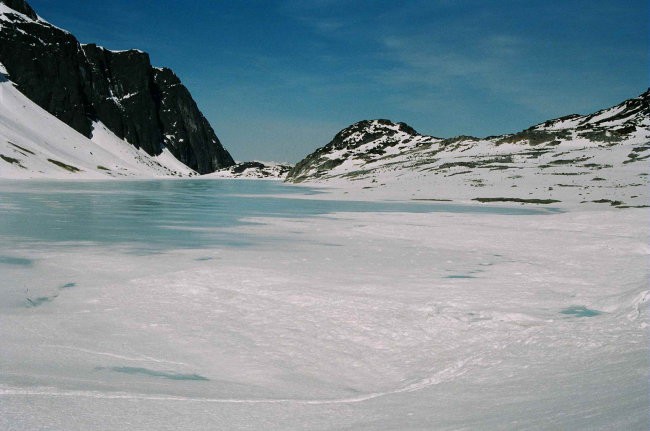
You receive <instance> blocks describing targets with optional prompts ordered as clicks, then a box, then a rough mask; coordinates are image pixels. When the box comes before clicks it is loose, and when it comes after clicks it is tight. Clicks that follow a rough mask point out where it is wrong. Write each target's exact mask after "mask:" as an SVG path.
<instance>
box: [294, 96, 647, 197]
mask: <svg viewBox="0 0 650 431" xmlns="http://www.w3.org/2000/svg"><path fill="white" fill-rule="evenodd" d="M649 164H650V91H646V92H644V93H642V94H641V95H639V96H638V97H635V98H632V99H629V100H626V101H624V102H622V103H620V104H618V105H616V106H613V107H611V108H607V109H603V110H601V111H598V112H595V113H593V114H589V115H568V116H565V117H561V118H557V119H553V120H549V121H546V122H543V123H541V124H538V125H535V126H533V127H530V128H528V129H526V130H523V131H521V132H518V133H514V134H506V135H500V136H491V137H487V138H475V137H471V136H458V137H455V138H450V139H440V138H435V137H432V136H426V135H421V134H419V133H417V132H416V131H415V130H414V129H413V128H411V127H409V126H408V125H406V124H404V123H393V122H391V121H389V120H365V121H360V122H358V123H355V124H353V125H351V126H350V127H347V128H346V129H343V130H342V131H341V132H339V133H338V134H337V135H336V136H335V137H334V139H332V141H331V142H329V143H328V144H327V145H325V146H324V147H322V148H319V149H317V150H316V151H314V152H313V153H312V154H310V155H309V156H307V157H306V158H305V159H304V160H302V161H301V162H299V163H298V164H297V165H296V166H295V167H294V168H293V169H292V170H291V171H290V172H289V174H288V176H287V181H290V182H304V181H307V182H328V183H329V184H333V185H334V184H339V185H343V184H345V185H346V186H347V187H348V188H350V187H355V185H356V187H357V188H360V189H364V192H365V191H366V190H367V191H368V193H371V192H372V190H375V191H376V192H377V193H379V191H378V190H383V194H386V195H387V196H393V195H394V196H405V195H407V196H411V197H412V198H414V199H426V200H430V199H433V200H437V199H439V198H444V199H445V200H447V199H461V200H479V201H482V202H494V201H506V202H507V201H511V202H529V201H530V202H549V203H558V202H560V201H562V202H563V201H569V200H570V201H578V202H585V203H591V202H598V203H604V204H610V205H614V206H619V207H625V206H639V205H647V198H648V192H647V190H648V188H649V187H648V172H650V167H649V166H648V165H649ZM407 184H408V187H407V186H406V185H407ZM406 188H408V189H409V190H408V191H407V190H406Z"/></svg>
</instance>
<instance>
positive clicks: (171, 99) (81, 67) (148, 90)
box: [0, 0, 234, 173]
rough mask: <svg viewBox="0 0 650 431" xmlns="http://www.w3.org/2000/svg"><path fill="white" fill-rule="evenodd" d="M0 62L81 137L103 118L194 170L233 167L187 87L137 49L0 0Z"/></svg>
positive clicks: (137, 142) (20, 1)
mask: <svg viewBox="0 0 650 431" xmlns="http://www.w3.org/2000/svg"><path fill="white" fill-rule="evenodd" d="M0 14H2V20H1V21H0V63H2V64H3V65H4V67H5V68H6V70H7V72H8V74H9V76H10V78H11V80H12V81H13V82H14V83H16V85H17V86H18V88H19V89H20V91H21V92H23V94H25V95H26V96H27V97H29V98H30V99H32V100H33V101H34V102H36V103H37V104H38V105H40V106H41V107H42V108H44V109H45V110H47V111H48V112H50V113H51V114H53V115H54V116H56V117H57V118H59V119H60V120H61V121H63V122H65V123H66V124H68V125H69V126H71V127H72V128H74V129H75V130H77V131H78V132H80V133H82V134H83V135H85V136H91V134H92V129H93V123H94V122H96V121H100V122H102V123H103V124H104V125H106V126H107V127H108V128H109V129H110V130H111V131H112V132H113V133H115V134H116V135H117V136H118V137H120V138H122V139H125V140H126V141H128V142H129V143H131V144H132V145H134V146H135V147H137V148H142V149H143V150H145V151H146V152H147V153H149V154H150V155H157V154H160V153H161V151H162V150H163V148H165V147H167V148H168V149H169V150H170V151H171V152H172V154H173V155H174V156H175V157H176V158H178V159H179V160H180V161H181V162H183V163H185V164H186V165H187V166H189V167H191V168H192V169H195V170H196V171H198V172H199V173H209V172H213V171H214V170H216V169H219V168H223V167H228V166H231V165H233V164H234V161H233V159H232V157H231V156H230V154H228V152H227V151H226V150H225V149H224V148H223V146H222V145H221V143H220V142H219V139H218V138H217V136H216V134H215V133H214V130H213V129H212V127H211V126H210V124H209V123H208V121H207V120H206V119H205V117H204V116H203V115H202V114H201V112H200V110H199V109H198V107H197V106H196V103H195V102H194V100H193V99H192V97H191V95H190V93H189V91H188V90H187V88H185V86H183V84H182V83H181V81H180V80H179V79H178V77H177V76H176V75H175V74H174V73H173V72H172V71H171V70H169V69H164V68H163V69H159V68H154V67H152V66H151V62H150V59H149V55H148V54H146V53H144V52H142V51H138V50H128V51H110V50H107V49H104V48H102V47H99V46H97V45H94V44H89V45H81V44H80V43H79V42H78V41H77V39H76V38H75V37H74V36H73V35H72V34H70V33H68V32H66V31H64V30H61V29H59V28H57V27H55V26H53V25H51V24H49V23H47V22H45V21H44V20H42V19H40V18H39V17H38V16H37V15H36V13H35V12H34V10H33V9H32V8H31V7H30V6H29V5H28V4H27V3H26V2H25V1H24V0H0Z"/></svg>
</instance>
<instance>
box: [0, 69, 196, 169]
mask: <svg viewBox="0 0 650 431" xmlns="http://www.w3.org/2000/svg"><path fill="white" fill-rule="evenodd" d="M2 69H3V68H2V66H1V65H0V178H59V179H75V178H79V179H82V178H83V179H92V178H107V177H116V178H126V177H148V178H151V177H168V176H188V175H194V174H195V172H194V171H193V170H192V169H190V168H188V167H187V166H185V165H183V164H182V163H181V162H179V161H178V160H177V159H176V158H175V157H174V156H173V155H172V154H171V153H170V152H169V151H168V150H166V149H165V150H163V152H162V154H160V155H159V156H154V157H152V156H150V155H148V154H147V153H146V152H144V151H143V150H138V149H136V148H135V147H134V146H132V145H130V144H129V143H127V142H125V141H124V140H122V139H119V138H118V137H117V136H115V135H114V134H113V133H112V132H111V131H110V130H108V129H107V128H106V127H105V126H104V125H103V124H101V123H94V124H93V132H92V138H91V139H88V138H86V137H85V136H83V135H81V134H80V133H78V132H77V131H75V130H73V129H72V128H70V127H69V126H68V125H66V124H65V123H63V122H61V121H60V120H58V119H57V118H55V117H54V116H52V115H51V114H49V113H48V112H46V111H45V110H44V109H42V108H41V107H39V106H38V105H36V104H35V103H34V102H32V101H31V100H29V99H28V98H27V97H26V96H24V95H23V94H22V93H21V92H20V91H18V90H17V89H16V88H15V86H14V85H13V83H12V82H11V81H9V80H8V79H7V78H6V75H4V73H3V72H4V71H3V70H2Z"/></svg>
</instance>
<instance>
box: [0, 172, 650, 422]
mask: <svg viewBox="0 0 650 431" xmlns="http://www.w3.org/2000/svg"><path fill="white" fill-rule="evenodd" d="M319 193H320V192H319V191H318V190H311V189H308V188H302V187H289V186H284V185H282V184H278V183H275V182H260V181H201V180H197V181H129V182H121V181H106V182H74V183H68V182H12V181H5V182H1V183H0V286H1V290H0V300H1V302H0V340H1V341H2V342H1V344H0V349H1V354H0V428H2V429H40V428H47V429H61V430H63V429H66V430H71V429H79V430H92V429H98V430H99V429H133V430H140V429H142V430H147V429H205V430H208V429H278V430H284V429H304V430H338V429H373V430H374V429H387V430H389V429H390V430H392V429H414V430H415V429H418V430H419V429H603V430H604V429H647V427H648V417H647V405H648V401H649V400H648V385H647V381H648V339H647V325H648V313H647V298H648V297H649V295H648V288H647V279H648V276H649V271H648V265H647V263H648V256H649V255H650V247H648V226H647V211H646V210H628V211H617V212H614V211H613V210H609V211H591V212H585V211H583V212H567V213H560V212H557V211H553V210H552V209H537V208H529V207H521V206H517V207H510V208H509V207H503V206H502V207H491V206H480V205H454V204H448V203H423V202H413V203H400V202H352V201H335V200H326V199H320V196H319ZM35 412H38V413H35ZM126 424H128V425H126Z"/></svg>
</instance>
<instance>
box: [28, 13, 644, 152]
mask: <svg viewBox="0 0 650 431" xmlns="http://www.w3.org/2000/svg"><path fill="white" fill-rule="evenodd" d="M30 4H31V5H32V6H33V7H34V8H35V9H36V10H37V12H38V13H39V14H40V15H41V16H43V17H44V18H45V19H47V20H49V21H50V22H52V23H54V24H56V25H58V26H59V27H63V28H65V29H67V30H70V31H71V32H72V33H74V34H75V35H76V36H77V37H78V38H79V39H80V41H81V42H95V43H98V44H100V45H104V46H106V47H107V48H110V49H126V48H132V47H137V48H140V49H142V50H145V51H147V52H149V53H150V55H151V59H152V62H153V63H154V65H157V66H168V67H171V68H172V69H174V71H175V72H176V73H177V74H178V75H179V76H180V78H181V79H182V80H183V82H184V83H185V85H186V86H187V87H188V88H189V89H190V91H191V92H192V94H193V96H194V98H195V100H196V101H197V103H198V105H199V107H200V108H201V110H202V111H203V113H204V114H205V116H206V117H207V118H208V120H209V121H210V122H211V124H212V125H213V127H214V128H215V130H216V132H217V135H218V136H219V138H220V139H221V141H222V143H223V144H224V146H226V148H227V149H228V150H229V151H230V152H231V153H232V154H233V157H235V159H238V160H250V159H258V160H278V161H291V162H295V161H298V160H299V159H301V158H302V157H303V156H305V155H306V154H307V153H309V152H311V151H312V150H314V149H315V148H317V147H320V146H322V145H325V144H326V143H327V142H329V140H330V139H331V138H332V137H333V135H334V134H335V133H336V132H338V131H339V130H340V129H342V128H344V127H346V126H348V125H349V124H351V123H353V122H355V121H359V120H363V119H371V118H389V119H391V120H394V121H404V122H406V123H408V124H410V125H411V126H413V127H414V128H415V129H416V130H418V131H419V132H421V133H426V134H431V135H434V136H439V137H451V136H456V135H459V134H469V135H474V136H488V135H493V134H501V133H506V132H514V131H518V130H521V129H524V128H527V127H529V126H531V125H533V124H535V123H538V122H541V121H544V120H547V119H550V118H554V117H558V116H562V115H566V114H570V113H588V112H591V111H594V110H597V109H600V108H604V107H607V106H609V105H613V104H615V103H618V102H620V101H622V100H624V99H626V98H630V97H634V96H636V95H638V94H640V93H641V92H643V91H644V90H645V89H646V88H647V87H648V85H649V83H650V75H649V74H650V72H649V71H650V69H649V59H648V56H649V54H648V52H649V51H650V47H649V45H650V43H649V42H650V41H649V39H650V30H649V24H648V23H649V20H650V11H649V5H648V1H647V0H639V1H637V0H630V1H624V0H589V1H582V0H574V1H572V0H564V1H555V0H546V1H536V0H503V1H497V0H494V1H485V0H426V1H424V0H411V1H409V0H405V1H403V2H395V1H394V0H392V1H383V0H376V1H363V0H359V1H342V0H311V1H310V0H304V1H299V0H251V1H226V0H194V1H181V0H158V1H146V0H113V1H108V2H107V1H106V0H101V1H99V0H66V1H64V2H62V1H60V0H31V1H30Z"/></svg>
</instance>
